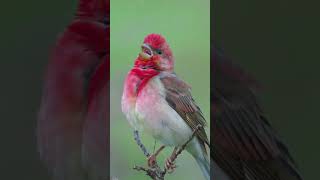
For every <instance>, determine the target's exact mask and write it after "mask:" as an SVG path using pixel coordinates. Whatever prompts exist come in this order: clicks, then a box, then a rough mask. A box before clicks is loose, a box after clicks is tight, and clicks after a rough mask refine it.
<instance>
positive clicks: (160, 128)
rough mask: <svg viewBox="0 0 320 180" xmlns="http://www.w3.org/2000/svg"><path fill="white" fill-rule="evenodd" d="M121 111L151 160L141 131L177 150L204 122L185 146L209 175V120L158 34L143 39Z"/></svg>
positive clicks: (126, 82)
mask: <svg viewBox="0 0 320 180" xmlns="http://www.w3.org/2000/svg"><path fill="white" fill-rule="evenodd" d="M122 111H123V113H124V114H125V116H126V118H127V120H128V121H129V123H130V125H131V126H132V127H133V128H134V134H135V139H136V141H137V143H138V145H139V146H140V147H141V148H142V150H143V151H144V153H145V155H146V156H149V160H152V159H154V158H155V155H150V154H148V152H147V151H146V150H145V147H144V146H143V144H142V143H141V141H140V138H139V134H138V132H140V131H142V130H144V131H145V132H146V133H148V134H150V135H152V136H153V137H154V138H155V139H156V140H159V141H160V142H161V143H163V145H164V146H172V147H175V150H176V149H177V148H179V147H180V146H181V145H183V144H184V143H185V142H186V141H188V139H189V138H190V136H191V135H192V133H193V130H195V129H196V128H197V127H198V126H199V125H201V128H200V130H199V131H197V133H196V136H195V138H193V140H192V141H191V142H190V143H189V144H188V145H187V147H186V150H187V151H188V152H189V153H190V154H191V155H192V156H193V157H194V158H195V160H196V161H197V163H198V165H199V167H200V169H201V170H202V172H203V175H204V177H205V178H206V179H207V180H209V179H210V157H209V152H207V146H208V145H209V142H208V138H207V135H206V132H205V129H204V127H205V125H206V121H205V119H204V117H203V115H202V112H201V111H200V108H199V107H198V106H197V104H196V103H195V101H194V99H193V98H192V96H191V92H190V86H188V85H187V84H186V83H185V82H184V81H182V80H181V79H179V78H178V77H177V75H176V74H175V73H174V57H173V54H172V51H171V49H170V47H169V45H168V43H167V42H166V40H165V38H164V37H162V36H161V35H159V34H150V35H148V36H146V37H145V39H144V42H143V44H142V46H141V52H140V53H139V55H138V57H137V58H136V60H135V62H134V67H133V68H132V69H131V70H130V72H129V73H128V75H127V78H126V80H125V83H124V90H123V95H122ZM164 146H162V147H161V148H162V149H163V147H164ZM171 163H172V162H170V163H169V164H171ZM167 165H168V163H167ZM171 165H172V164H171ZM168 168H174V167H169V166H168Z"/></svg>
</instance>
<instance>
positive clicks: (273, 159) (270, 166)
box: [211, 53, 300, 180]
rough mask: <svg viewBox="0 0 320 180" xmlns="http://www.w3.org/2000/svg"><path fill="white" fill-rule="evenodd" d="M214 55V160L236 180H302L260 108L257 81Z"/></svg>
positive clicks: (212, 96)
mask: <svg viewBox="0 0 320 180" xmlns="http://www.w3.org/2000/svg"><path fill="white" fill-rule="evenodd" d="M214 54H215V57H214V60H213V69H212V70H213V75H214V77H213V79H212V80H213V82H212V83H213V89H211V105H212V106H211V113H212V116H213V122H212V123H213V132H212V133H213V137H214V138H213V144H212V149H211V153H212V158H213V160H214V161H215V162H216V163H217V164H218V166H220V167H221V168H222V169H223V170H224V171H225V172H226V173H227V174H228V175H229V176H230V177H231V178H232V179H233V180H242V179H243V180H251V179H259V180H278V179H279V180H283V179H286V180H290V179H300V176H299V174H298V173H297V171H296V169H295V165H294V161H293V159H292V158H291V156H290V154H289V152H288V150H287V148H286V146H285V145H284V144H283V143H282V141H281V140H280V138H279V137H278V136H277V134H276V132H275V131H274V129H273V128H272V127H271V126H270V124H269V123H268V122H267V120H266V119H265V116H264V113H263V112H262V110H261V108H260V107H259V104H258V102H257V100H256V95H255V92H256V91H255V89H256V87H257V86H256V84H255V83H254V81H253V80H252V79H250V78H249V76H247V74H245V73H244V72H242V71H241V70H239V69H237V68H236V67H235V66H234V65H232V64H231V63H230V62H229V61H228V60H226V59H223V57H221V56H219V54H218V53H214Z"/></svg>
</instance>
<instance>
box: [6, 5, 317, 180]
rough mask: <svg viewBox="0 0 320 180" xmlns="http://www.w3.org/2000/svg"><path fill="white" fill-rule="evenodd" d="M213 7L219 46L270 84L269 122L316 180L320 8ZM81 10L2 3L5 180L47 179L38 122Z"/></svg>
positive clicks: (267, 86) (266, 102)
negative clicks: (60, 45) (66, 35)
mask: <svg viewBox="0 0 320 180" xmlns="http://www.w3.org/2000/svg"><path fill="white" fill-rule="evenodd" d="M212 4H213V5H214V7H213V9H212V13H213V16H212V20H214V21H216V22H215V26H213V27H214V29H212V30H214V31H215V33H214V35H215V36H216V39H217V41H218V42H219V43H220V44H222V45H223V47H224V49H225V50H226V51H227V52H228V54H229V55H230V56H231V57H232V58H234V59H236V60H237V61H238V62H239V64H242V66H244V67H245V68H246V69H247V70H249V71H250V72H252V73H253V74H254V75H255V76H256V77H257V79H258V80H259V81H260V82H261V83H263V85H264V86H265V91H264V94H263V96H262V102H263V105H264V107H265V110H266V112H267V114H268V117H269V119H270V121H271V122H272V124H273V125H274V126H275V127H276V129H278V130H279V131H280V134H281V135H282V136H283V137H284V138H285V139H286V142H287V144H288V146H289V147H290V149H291V152H292V154H293V156H294V157H295V159H296V160H297V162H298V163H299V166H300V169H301V171H302V174H303V175H304V177H305V179H310V180H314V179H317V177H318V176H317V174H318V172H317V171H318V167H319V166H318V161H320V158H319V154H318V153H319V152H320V146H319V139H318V137H319V131H320V130H319V125H320V122H319V116H318V113H319V110H318V108H319V105H318V104H319V100H320V98H319V97H320V96H319V92H320V84H319V74H320V73H319V70H318V69H319V66H320V58H319V55H318V53H319V50H318V48H319V42H320V41H319V40H320V39H319V35H318V33H319V32H320V29H319V27H318V26H317V24H318V22H319V15H318V13H317V11H318V10H317V7H319V6H317V5H310V4H307V3H306V2H304V3H303V4H301V3H293V2H292V1H276V0H272V1H266V2H264V3H261V1H247V0H246V1H230V0H216V1H212ZM75 7H76V3H75V0H72V1H65V0H55V1H40V0H28V1H6V2H2V3H1V6H0V22H1V26H0V32H1V33H0V41H1V43H0V50H1V51H0V52H1V60H0V62H1V63H0V67H1V71H0V82H1V87H0V88H1V90H0V91H1V107H0V109H1V111H0V114H1V122H2V123H1V131H0V137H1V141H0V143H1V147H0V151H1V163H0V170H1V173H0V179H13V180H16V179H22V178H23V179H32V180H38V179H39V180H46V179H48V178H47V176H46V173H45V171H44V169H43V168H41V165H40V163H39V161H38V154H37V152H36V148H35V146H36V144H35V134H34V127H35V116H36V112H37V109H38V105H39V100H40V92H41V86H42V82H41V79H42V74H43V68H44V66H45V64H46V62H47V57H48V51H49V48H50V46H51V45H52V44H53V42H54V41H55V38H56V36H57V34H58V32H61V30H63V27H64V26H65V25H66V24H67V23H68V22H69V20H70V19H71V17H72V13H73V12H74V11H73V10H74V9H75ZM111 10H112V7H111ZM5 176H8V177H6V178H4V177H5Z"/></svg>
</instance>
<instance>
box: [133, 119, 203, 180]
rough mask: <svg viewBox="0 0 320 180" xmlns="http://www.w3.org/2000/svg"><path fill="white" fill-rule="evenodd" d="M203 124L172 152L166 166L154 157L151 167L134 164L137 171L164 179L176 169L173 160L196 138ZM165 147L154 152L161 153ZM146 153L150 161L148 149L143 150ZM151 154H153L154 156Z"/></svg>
mask: <svg viewBox="0 0 320 180" xmlns="http://www.w3.org/2000/svg"><path fill="white" fill-rule="evenodd" d="M201 127H202V126H201V125H198V126H197V127H196V128H195V129H194V131H193V133H192V136H190V138H189V139H188V141H186V142H185V143H184V144H183V145H182V146H181V147H180V148H175V149H174V151H173V152H172V154H171V156H170V157H169V158H168V159H167V161H166V164H165V166H164V168H163V169H162V168H161V167H160V166H159V165H158V163H157V160H156V158H154V160H153V161H154V162H153V163H151V164H150V163H149V162H148V164H149V167H142V166H134V167H133V169H134V170H137V171H142V172H145V173H146V175H147V176H149V177H151V178H152V179H153V180H164V177H165V175H166V174H167V173H170V172H171V171H170V170H174V168H175V166H174V164H173V162H175V160H176V159H177V158H178V156H179V155H180V154H181V153H182V151H183V150H185V148H186V147H187V145H188V144H189V143H190V141H191V140H192V139H193V138H194V136H195V135H196V133H197V131H198V130H200V129H201ZM163 148H164V146H161V147H160V148H159V150H158V151H157V152H156V153H155V154H154V155H155V156H156V155H158V154H159V153H160V151H161V150H162V149H163ZM142 151H143V153H144V155H146V156H147V158H148V161H149V160H150V154H149V153H146V150H145V149H144V150H142ZM154 155H151V156H154Z"/></svg>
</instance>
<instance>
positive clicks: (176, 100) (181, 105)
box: [160, 74, 209, 146]
mask: <svg viewBox="0 0 320 180" xmlns="http://www.w3.org/2000/svg"><path fill="white" fill-rule="evenodd" d="M160 80H161V82H162V83H163V85H164V88H165V92H166V100H167V102H168V104H169V105H170V106H171V108H173V109H174V110H175V111H176V112H177V113H178V114H179V115H180V116H181V118H182V119H183V120H184V121H185V122H186V123H187V124H188V125H189V127H190V128H191V129H192V130H195V129H196V128H197V126H198V125H201V126H202V127H201V128H200V130H199V131H197V133H196V137H197V138H198V139H199V140H200V142H201V144H202V145H203V146H205V144H207V145H209V141H208V137H207V134H206V132H205V129H204V127H205V126H206V121H205V119H204V117H203V114H202V112H201V110H200V108H199V107H198V106H197V104H196V103H195V101H194V99H193V98H192V95H191V92H190V86H188V85H187V84H186V83H185V82H183V81H182V80H180V79H179V78H178V77H177V76H176V75H174V74H165V75H163V76H161V77H160Z"/></svg>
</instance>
